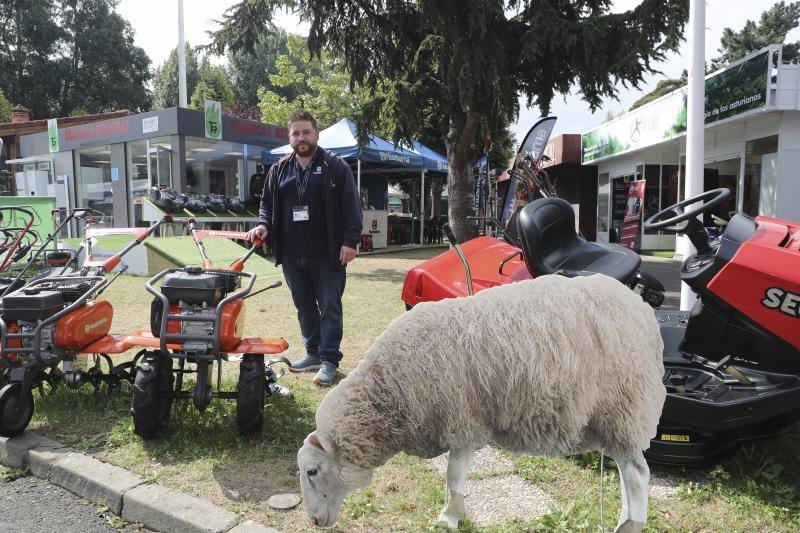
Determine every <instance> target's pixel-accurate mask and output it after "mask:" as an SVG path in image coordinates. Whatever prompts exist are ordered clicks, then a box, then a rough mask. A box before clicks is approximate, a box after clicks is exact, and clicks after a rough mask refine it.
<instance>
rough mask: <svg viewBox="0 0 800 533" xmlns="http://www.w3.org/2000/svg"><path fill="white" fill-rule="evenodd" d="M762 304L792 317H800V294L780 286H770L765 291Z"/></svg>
mask: <svg viewBox="0 0 800 533" xmlns="http://www.w3.org/2000/svg"><path fill="white" fill-rule="evenodd" d="M761 305H763V306H764V307H766V308H767V309H775V310H777V311H780V312H781V313H783V314H784V315H788V316H790V317H792V318H800V294H797V293H795V292H792V291H787V290H786V289H782V288H780V287H770V288H768V289H767V290H766V291H765V292H764V299H763V300H761Z"/></svg>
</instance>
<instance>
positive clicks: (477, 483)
mask: <svg viewBox="0 0 800 533" xmlns="http://www.w3.org/2000/svg"><path fill="white" fill-rule="evenodd" d="M426 462H427V464H428V468H430V469H432V470H434V471H436V472H438V473H439V474H441V475H443V476H444V475H446V474H447V454H444V455H440V456H439V457H434V458H433V459H429V460H428V461H426ZM513 468H514V464H513V463H512V462H511V461H509V460H508V459H507V458H506V457H505V456H504V455H503V454H501V453H500V452H499V451H498V450H496V449H495V448H492V447H491V446H487V447H485V448H482V449H480V450H478V451H477V452H475V457H474V459H473V460H472V468H471V469H470V477H469V478H468V479H467V487H466V495H465V497H464V503H465V505H466V508H467V516H468V517H469V518H470V519H471V520H472V521H473V522H475V524H477V525H479V526H486V525H489V524H498V523H501V522H505V521H506V520H510V519H512V518H517V519H520V520H534V519H536V518H539V517H540V516H542V515H545V514H547V513H549V512H550V509H551V508H552V507H553V506H554V505H555V502H554V501H553V498H551V497H550V495H549V494H547V493H546V492H545V491H543V490H542V489H540V488H539V487H537V486H536V485H533V484H532V483H529V482H528V481H525V480H524V479H522V478H521V477H519V476H517V475H516V474H512V473H511V472H512V470H513ZM481 474H484V475H486V474H489V475H488V476H485V477H482V476H481ZM476 477H477V478H479V479H476Z"/></svg>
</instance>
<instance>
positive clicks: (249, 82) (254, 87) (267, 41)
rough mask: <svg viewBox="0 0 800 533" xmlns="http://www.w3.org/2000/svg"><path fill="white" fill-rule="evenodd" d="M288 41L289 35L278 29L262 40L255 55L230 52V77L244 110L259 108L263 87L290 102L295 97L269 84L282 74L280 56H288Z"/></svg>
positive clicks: (228, 56)
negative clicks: (279, 67) (276, 75)
mask: <svg viewBox="0 0 800 533" xmlns="http://www.w3.org/2000/svg"><path fill="white" fill-rule="evenodd" d="M287 39H288V37H287V35H286V32H284V31H283V30H281V29H276V31H275V33H270V34H266V35H264V36H263V37H261V38H260V39H259V41H258V42H257V43H256V45H255V48H254V49H253V53H247V52H243V51H237V52H233V51H229V52H228V55H227V59H228V76H229V79H230V82H231V87H232V88H233V92H234V94H235V95H236V101H237V102H238V103H239V104H241V105H242V106H243V107H245V108H247V107H251V106H253V107H254V106H256V105H257V104H258V101H259V98H258V89H259V87H266V88H267V89H268V90H272V91H275V92H277V93H278V94H281V95H283V96H286V97H288V98H293V97H294V96H295V95H294V94H291V93H289V94H286V93H284V92H282V91H281V90H280V89H278V88H276V87H275V86H273V85H272V82H270V80H269V76H270V74H275V73H276V72H277V71H278V69H277V60H278V56H281V55H285V54H286V53H287V52H288V49H287V47H286V42H287Z"/></svg>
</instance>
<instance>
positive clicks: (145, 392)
mask: <svg viewBox="0 0 800 533" xmlns="http://www.w3.org/2000/svg"><path fill="white" fill-rule="evenodd" d="M173 380H174V376H173V375H172V358H171V357H168V356H164V355H162V354H161V353H160V352H148V353H147V354H146V355H145V356H144V357H142V360H141V361H140V362H139V364H138V365H136V375H135V377H134V381H133V401H132V403H131V414H132V415H133V431H134V432H135V433H136V434H137V435H139V436H141V437H142V438H143V439H149V438H153V437H155V436H157V435H158V433H159V432H160V431H161V428H162V426H163V424H164V422H165V421H166V420H167V418H169V413H170V408H171V407H172V398H169V397H167V396H166V394H164V393H169V392H171V391H172V383H173Z"/></svg>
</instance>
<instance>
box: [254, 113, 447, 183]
mask: <svg viewBox="0 0 800 533" xmlns="http://www.w3.org/2000/svg"><path fill="white" fill-rule="evenodd" d="M319 145H320V146H321V147H323V148H325V149H326V150H329V151H331V152H334V153H336V154H337V155H339V156H340V157H342V158H343V159H347V160H350V161H352V160H356V159H361V160H362V161H365V162H368V163H372V164H374V165H376V166H381V167H384V168H386V167H394V168H407V169H418V168H422V167H423V165H424V167H425V168H426V169H427V170H431V171H435V172H447V168H446V166H445V168H444V169H442V168H441V167H442V164H443V163H444V165H446V164H447V159H446V158H444V157H443V156H441V155H439V154H437V153H436V152H434V151H433V150H431V149H430V148H428V147H426V146H424V145H422V144H420V143H416V142H415V143H414V144H413V148H412V149H408V148H404V147H402V146H395V145H394V144H393V143H391V142H389V141H387V140H385V139H381V138H380V137H378V136H377V135H370V136H369V142H368V143H367V145H366V146H365V147H364V148H362V149H360V148H359V146H358V140H357V138H356V125H355V123H354V122H353V121H351V120H350V119H347V118H343V119H342V120H340V121H339V122H337V123H336V124H333V125H332V126H329V127H327V128H325V129H324V130H321V131H320V132H319ZM291 152H292V147H291V145H288V144H286V145H284V146H280V147H278V148H274V149H272V150H264V151H263V152H262V153H261V159H262V161H263V162H264V163H265V164H270V163H274V162H275V161H277V160H278V159H280V158H281V157H283V156H284V155H286V154H289V153H291Z"/></svg>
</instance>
